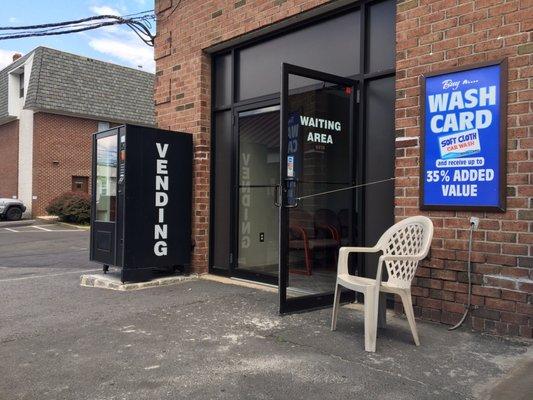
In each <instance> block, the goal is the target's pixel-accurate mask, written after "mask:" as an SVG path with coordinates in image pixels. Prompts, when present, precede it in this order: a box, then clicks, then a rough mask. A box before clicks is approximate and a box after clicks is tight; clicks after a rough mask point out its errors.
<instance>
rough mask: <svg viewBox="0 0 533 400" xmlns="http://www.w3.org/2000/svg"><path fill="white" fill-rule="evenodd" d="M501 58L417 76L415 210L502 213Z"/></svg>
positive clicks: (503, 66) (503, 78)
mask: <svg viewBox="0 0 533 400" xmlns="http://www.w3.org/2000/svg"><path fill="white" fill-rule="evenodd" d="M506 79H507V65H506V61H498V62H491V63H484V64H478V65H474V66H469V67H463V68H456V69H454V70H452V71H441V72H436V73H431V74H427V75H425V76H424V77H423V79H422V85H421V96H420V98H421V104H422V124H421V125H422V135H421V138H422V139H421V168H420V208H421V209H423V210H479V211H505V190H506V188H505V186H506V183H505V182H506V180H505V175H506V174H505V170H506V168H505V162H506V159H505V154H506V132H505V131H506V119H507V117H506V99H507V90H506V82H507V81H506Z"/></svg>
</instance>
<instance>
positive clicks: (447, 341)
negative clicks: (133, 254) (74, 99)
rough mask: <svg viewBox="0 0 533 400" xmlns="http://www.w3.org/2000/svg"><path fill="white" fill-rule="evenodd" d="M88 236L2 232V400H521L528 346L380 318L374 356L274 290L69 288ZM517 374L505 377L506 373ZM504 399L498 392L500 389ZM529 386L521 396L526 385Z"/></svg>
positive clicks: (84, 265) (345, 331)
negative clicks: (283, 304)
mask: <svg viewBox="0 0 533 400" xmlns="http://www.w3.org/2000/svg"><path fill="white" fill-rule="evenodd" d="M88 237H89V234H88V232H87V231H80V230H70V231H66V232H64V231H62V230H61V231H57V232H55V231H52V230H50V231H43V230H36V231H22V232H11V231H8V230H2V229H0V399H1V400H10V399H39V400H46V399H80V400H81V399H136V400H137V399H232V400H235V399H344V398H359V399H470V398H481V399H486V398H489V397H490V396H491V395H493V396H496V397H493V398H506V399H519V398H527V397H520V396H522V395H524V393H526V394H527V393H528V392H527V390H528V389H531V386H529V388H528V387H527V386H524V378H520V377H523V376H525V377H526V382H528V380H527V377H528V376H530V375H529V374H528V373H526V374H524V371H528V370H529V371H530V370H531V369H530V368H531V365H532V364H531V359H532V357H531V351H530V350H529V349H530V344H531V342H529V341H524V340H518V339H502V338H497V337H493V336H489V335H481V334H478V333H471V332H470V331H469V330H468V329H466V328H465V329H461V330H459V331H454V332H448V331H447V329H446V327H445V326H443V325H439V324H433V323H426V322H422V321H418V329H419V334H420V341H421V343H422V345H421V346H420V347H416V346H414V344H413V342H412V338H411V334H410V331H409V327H408V325H407V322H406V321H405V320H404V319H403V318H389V324H388V327H387V328H386V329H383V330H380V332H379V337H378V342H377V343H378V344H377V352H376V353H373V354H372V353H366V352H364V351H363V318H362V314H361V313H359V312H357V311H356V310H353V309H348V308H345V307H344V308H342V309H341V312H340V316H339V322H338V330H337V331H336V332H330V330H329V320H330V316H331V310H329V309H324V310H319V311H313V312H308V313H302V314H294V315H289V316H284V317H280V316H278V315H277V311H276V310H277V307H276V300H277V295H276V294H275V293H272V292H268V291H262V290H256V289H252V288H248V287H241V286H235V285H227V284H222V283H218V282H213V281H208V280H197V281H192V282H186V283H182V284H179V285H176V286H167V287H158V288H152V289H146V290H140V291H135V292H118V291H110V290H106V289H96V288H84V287H80V286H79V278H80V275H81V274H82V273H83V272H87V271H93V270H99V269H100V266H99V265H98V264H93V263H91V262H90V261H88V245H89V243H88ZM516 377H518V378H520V379H518V381H517V382H518V383H513V381H512V379H514V378H516ZM502 393H503V394H502ZM529 393H531V392H529Z"/></svg>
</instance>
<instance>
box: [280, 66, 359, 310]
mask: <svg viewBox="0 0 533 400" xmlns="http://www.w3.org/2000/svg"><path fill="white" fill-rule="evenodd" d="M289 75H296V76H301V77H304V78H310V79H314V80H318V81H323V82H327V83H332V84H337V85H343V86H349V87H351V88H352V91H351V94H350V116H349V121H350V131H349V138H350V154H349V164H350V172H351V177H352V179H351V180H352V181H353V182H354V183H359V182H357V180H358V175H357V174H356V168H355V159H354V156H355V153H356V149H357V143H356V141H357V138H358V135H356V126H355V122H356V121H355V105H356V96H357V89H358V82H357V81H356V80H354V79H350V78H345V77H341V76H337V75H332V74H329V73H325V72H321V71H316V70H312V69H309V68H304V67H300V66H297V65H293V64H287V63H282V64H281V96H280V104H281V109H280V173H279V176H280V183H279V184H280V193H281V196H280V207H279V263H278V267H279V271H278V276H279V283H278V294H279V313H280V314H286V313H291V312H299V311H306V310H310V309H315V308H320V307H324V306H329V305H331V304H333V294H334V293H333V291H332V292H331V293H329V292H328V293H318V294H312V295H305V296H298V297H294V298H287V285H288V283H289V268H288V256H289V248H288V240H287V238H288V234H289V220H288V217H289V209H288V208H287V207H286V206H287V204H288V203H287V193H288V190H287V152H288V119H289V113H288V96H289ZM354 196H355V195H354ZM354 200H355V198H354ZM352 205H353V207H352V210H351V211H352V212H353V209H354V208H357V209H359V208H360V207H361V204H360V202H358V203H357V206H356V205H355V204H354V201H352ZM358 211H359V210H358ZM352 220H353V218H352ZM355 226H356V221H352V230H351V232H350V233H351V239H352V241H353V240H354V232H353V231H354V229H355ZM353 299H354V294H353V292H343V293H342V294H341V300H342V301H351V300H353Z"/></svg>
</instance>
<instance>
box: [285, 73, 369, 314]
mask: <svg viewBox="0 0 533 400" xmlns="http://www.w3.org/2000/svg"><path fill="white" fill-rule="evenodd" d="M282 71H283V73H282V89H281V129H280V130H281V146H280V177H281V180H280V187H281V194H280V208H279V295H280V312H281V313H286V312H292V311H299V310H303V309H309V308H315V307H320V306H325V305H328V304H332V302H333V292H334V289H335V280H336V271H337V255H338V250H339V247H340V246H347V245H353V244H354V240H355V232H354V231H355V228H354V226H355V219H356V212H355V211H356V209H357V207H356V205H357V200H358V199H357V197H356V196H357V194H356V191H354V190H349V189H348V190H347V188H349V187H350V186H352V185H355V184H356V175H355V163H354V156H353V155H354V149H355V147H356V143H355V140H354V138H355V136H354V102H355V95H356V82H355V81H353V80H351V79H347V78H343V77H338V76H335V75H330V74H326V73H322V72H318V71H314V70H309V69H306V68H302V67H297V66H294V65H290V64H283V66H282ZM343 296H344V298H345V299H348V298H349V296H352V295H351V294H350V293H348V292H346V293H343Z"/></svg>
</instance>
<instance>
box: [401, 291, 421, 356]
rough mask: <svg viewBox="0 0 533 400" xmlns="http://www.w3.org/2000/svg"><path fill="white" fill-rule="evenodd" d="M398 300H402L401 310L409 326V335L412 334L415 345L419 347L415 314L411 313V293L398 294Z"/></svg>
mask: <svg viewBox="0 0 533 400" xmlns="http://www.w3.org/2000/svg"><path fill="white" fill-rule="evenodd" d="M400 298H401V299H402V303H403V309H404V310H405V315H406V316H407V321H409V326H410V327H411V333H412V334H413V339H414V341H415V345H417V346H420V340H419V339H418V332H417V330H416V322H415V313H414V311H413V302H412V300H411V291H405V292H403V293H402V294H400Z"/></svg>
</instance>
